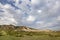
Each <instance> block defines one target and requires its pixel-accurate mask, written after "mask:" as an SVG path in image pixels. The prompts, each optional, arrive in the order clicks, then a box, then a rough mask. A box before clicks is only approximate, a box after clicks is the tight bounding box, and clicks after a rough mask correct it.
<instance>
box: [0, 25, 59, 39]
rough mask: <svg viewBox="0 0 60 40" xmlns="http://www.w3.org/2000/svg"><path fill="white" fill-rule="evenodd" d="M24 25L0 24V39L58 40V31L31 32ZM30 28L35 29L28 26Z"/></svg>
mask: <svg viewBox="0 0 60 40" xmlns="http://www.w3.org/2000/svg"><path fill="white" fill-rule="evenodd" d="M24 28H25V29H28V28H27V27H25V26H19V27H18V26H13V25H0V40H60V31H50V32H45V31H41V32H31V31H24V30H22V29H24ZM30 29H31V30H35V29H32V28H30Z"/></svg>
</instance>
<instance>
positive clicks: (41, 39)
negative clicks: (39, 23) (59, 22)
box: [0, 35, 60, 40]
mask: <svg viewBox="0 0 60 40" xmlns="http://www.w3.org/2000/svg"><path fill="white" fill-rule="evenodd" d="M0 40H60V37H50V36H48V35H43V36H24V37H15V36H0Z"/></svg>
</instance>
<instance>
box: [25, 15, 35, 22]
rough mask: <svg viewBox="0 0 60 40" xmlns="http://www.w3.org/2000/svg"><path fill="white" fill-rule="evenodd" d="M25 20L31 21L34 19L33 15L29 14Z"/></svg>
mask: <svg viewBox="0 0 60 40" xmlns="http://www.w3.org/2000/svg"><path fill="white" fill-rule="evenodd" d="M26 20H27V21H28V22H33V21H35V17H34V16H31V15H29V16H28V17H27V19H26Z"/></svg>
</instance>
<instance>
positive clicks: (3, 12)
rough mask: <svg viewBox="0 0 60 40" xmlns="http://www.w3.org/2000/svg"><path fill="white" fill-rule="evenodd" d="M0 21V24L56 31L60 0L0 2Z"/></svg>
mask: <svg viewBox="0 0 60 40" xmlns="http://www.w3.org/2000/svg"><path fill="white" fill-rule="evenodd" d="M0 21H1V22H0V24H16V25H26V26H31V27H34V28H39V29H47V28H48V29H54V30H55V29H56V28H57V29H58V28H60V27H59V26H60V25H59V24H60V0H6V1H5V0H0ZM57 29H56V30H57Z"/></svg>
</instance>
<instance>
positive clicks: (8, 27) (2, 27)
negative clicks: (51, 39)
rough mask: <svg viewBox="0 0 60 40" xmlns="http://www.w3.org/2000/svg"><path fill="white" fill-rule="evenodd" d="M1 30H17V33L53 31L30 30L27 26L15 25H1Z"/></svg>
mask: <svg viewBox="0 0 60 40" xmlns="http://www.w3.org/2000/svg"><path fill="white" fill-rule="evenodd" d="M0 30H15V31H28V32H42V31H43V32H52V30H38V29H34V28H29V27H26V26H14V25H0Z"/></svg>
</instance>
